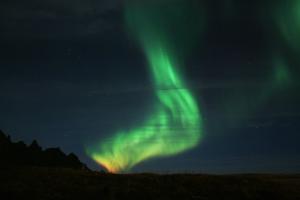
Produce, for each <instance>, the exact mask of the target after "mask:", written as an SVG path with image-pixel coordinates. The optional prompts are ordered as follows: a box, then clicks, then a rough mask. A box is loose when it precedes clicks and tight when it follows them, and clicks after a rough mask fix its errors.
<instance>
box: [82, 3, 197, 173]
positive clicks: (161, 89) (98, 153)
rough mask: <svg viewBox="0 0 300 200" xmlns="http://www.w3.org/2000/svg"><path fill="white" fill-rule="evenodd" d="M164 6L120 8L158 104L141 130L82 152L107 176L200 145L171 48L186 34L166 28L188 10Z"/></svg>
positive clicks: (191, 102)
mask: <svg viewBox="0 0 300 200" xmlns="http://www.w3.org/2000/svg"><path fill="white" fill-rule="evenodd" d="M169 2H170V1H161V2H159V3H158V1H144V2H143V3H139V2H138V1H134V2H133V1H130V2H127V4H126V6H125V7H126V9H125V18H126V23H127V27H128V29H129V32H130V33H132V34H133V35H134V36H135V38H136V39H137V40H138V42H139V43H140V44H141V45H142V46H143V50H144V52H145V54H146V57H147V60H148V63H149V68H150V70H149V72H150V73H151V75H152V80H153V85H154V93H155V95H156V97H157V100H158V101H157V104H156V105H154V110H153V113H152V114H150V115H149V116H148V117H146V120H145V122H144V123H143V124H142V125H140V126H137V128H133V129H132V130H130V131H127V132H122V131H121V132H118V133H117V134H115V135H114V136H113V137H111V138H109V139H106V140H104V141H102V142H101V143H100V144H98V145H96V146H93V147H89V148H87V153H88V155H89V156H90V157H91V158H93V159H94V160H95V161H96V162H97V163H99V164H100V165H102V166H103V167H105V168H106V169H107V170H108V171H110V172H113V173H117V172H126V171H128V170H130V169H131V168H132V167H133V166H135V165H136V164H138V163H140V162H142V161H144V160H147V159H150V158H154V157H163V156H171V155H176V154H178V153H181V152H183V151H186V150H188V149H191V148H193V147H195V146H196V145H197V144H198V143H199V141H200V139H201V135H202V118H201V114H200V111H199V108H198V105H197V102H196V100H195V99H194V97H193V95H192V94H191V92H190V91H189V90H188V89H187V86H186V84H185V83H184V80H183V79H182V77H181V76H180V73H179V71H178V68H177V64H178V63H179V62H177V61H176V60H177V59H175V51H174V47H175V46H176V45H177V46H180V44H178V43H176V40H177V39H180V40H178V41H179V42H182V40H183V39H184V37H182V36H183V35H184V34H186V33H185V32H186V31H187V30H182V29H181V28H183V27H179V26H178V27H177V29H178V30H177V31H178V32H176V33H174V34H172V33H171V30H170V28H171V29H172V30H173V31H176V28H175V26H172V23H173V24H174V23H175V21H174V20H176V18H181V17H182V14H188V12H189V11H188V10H187V7H189V6H187V7H184V6H183V5H186V3H185V2H184V1H177V2H181V3H180V4H175V7H174V6H173V7H172V5H169ZM174 2H175V1H174ZM182 12H184V13H182ZM189 20H190V19H189ZM176 23H178V24H180V23H182V22H180V21H179V22H178V21H177V22H176ZM169 25H170V26H169ZM184 25H185V24H183V26H184ZM168 26H169V27H168ZM173 28H174V29H173ZM191 35H192V34H191ZM190 37H191V36H190ZM187 38H189V37H187ZM189 39H190V38H189ZM171 44H172V45H171ZM186 44H188V43H186ZM190 44H191V45H192V42H191V43H190ZM185 47H186V46H185ZM172 48H173V49H172ZM171 49H172V50H171ZM181 50H183V51H185V52H186V50H188V49H184V48H182V49H181ZM177 52H179V51H177ZM181 53H183V52H181Z"/></svg>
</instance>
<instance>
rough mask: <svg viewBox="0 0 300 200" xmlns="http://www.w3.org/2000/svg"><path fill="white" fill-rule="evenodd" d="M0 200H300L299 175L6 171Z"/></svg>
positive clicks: (0, 174)
mask: <svg viewBox="0 0 300 200" xmlns="http://www.w3.org/2000/svg"><path fill="white" fill-rule="evenodd" d="M0 195H1V196H0V199H3V200H4V199H5V200H6V199H39V200H43V199H45V200H48V199H53V200H54V199H56V200H59V199H70V200H74V199H85V200H86V199H99V200H100V199H141V200H146V199H156V200H160V199H180V200H182V199H199V200H210V199H211V200H222V199H228V200H235V199H242V200H248V199H261V200H266V199H272V200H274V199H275V200H276V199H278V200H279V199H280V200H285V199H287V200H288V199H294V200H299V199H300V175H270V174H269V175H268V174H244V175H205V174H166V175H159V174H121V175H114V174H103V173H98V172H91V171H80V170H70V169H53V168H33V167H28V168H27V167H22V168H15V167H14V168H9V167H6V168H1V170H0Z"/></svg>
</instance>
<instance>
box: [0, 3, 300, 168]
mask: <svg viewBox="0 0 300 200" xmlns="http://www.w3.org/2000/svg"><path fill="white" fill-rule="evenodd" d="M243 2H244V3H241V1H237V0H236V1H234V0H233V1H232V4H226V6H224V4H222V1H218V0H214V1H206V10H207V20H206V26H205V28H204V31H203V33H204V34H203V35H202V37H201V38H199V41H198V42H197V45H196V47H195V49H194V51H193V52H191V54H190V55H189V56H188V57H187V58H186V60H185V66H184V68H183V74H184V76H185V79H186V80H187V81H188V84H189V86H190V88H191V89H192V91H193V93H194V94H195V97H196V98H197V100H198V103H199V106H200V107H201V109H202V112H203V116H204V124H205V136H204V139H203V140H202V142H201V143H200V144H199V146H198V147H197V148H195V149H193V150H191V151H189V152H186V153H183V154H181V155H178V156H176V157H171V158H163V159H153V160H150V161H147V162H144V163H142V164H140V165H138V166H136V167H135V168H134V169H133V171H155V172H178V171H181V172H182V171H184V172H191V171H192V172H194V171H195V172H199V171H200V172H210V173H235V172H300V171H299V169H300V146H299V144H298V143H299V139H300V134H299V133H300V106H299V102H300V96H299V94H298V91H299V83H298V81H297V78H298V77H299V75H300V70H299V69H300V68H299V66H300V60H299V59H298V58H299V57H298V54H299V53H298V52H295V51H293V50H292V49H290V48H289V46H288V44H287V43H286V42H285V41H284V39H283V37H282V36H281V35H280V33H279V32H276V31H274V30H276V28H274V27H273V25H272V23H271V22H269V23H268V19H266V18H263V19H262V18H261V15H260V10H261V8H262V7H263V6H265V5H268V4H267V2H268V1H243ZM261 2H264V3H266V4H264V3H261ZM267 7H268V6H266V8H267ZM0 17H1V22H0V27H1V32H0V51H1V52H0V128H1V129H2V130H3V131H4V132H6V133H7V134H10V135H11V136H12V139H13V140H24V141H26V142H27V143H30V142H31V141H32V140H33V139H37V140H38V141H39V143H40V144H41V145H42V146H43V147H56V146H59V147H61V149H62V150H63V151H65V152H67V153H69V152H74V153H76V154H77V155H78V156H79V157H80V159H81V160H82V161H83V162H85V163H87V164H88V166H90V167H91V168H93V169H99V168H98V166H97V165H96V164H95V163H94V162H93V161H92V160H91V159H90V158H88V157H87V156H86V154H85V153H84V146H85V145H88V144H89V143H90V142H91V141H93V140H95V139H97V140H99V139H100V140H101V138H105V137H107V136H108V135H110V134H113V133H114V132H115V131H116V130H119V129H121V128H124V127H125V128H129V127H131V126H135V124H136V123H137V122H139V121H140V119H141V118H143V116H144V115H146V114H147V113H148V111H149V110H150V109H151V103H152V102H153V99H154V95H153V90H152V86H151V81H150V78H149V74H148V71H147V63H146V60H145V57H144V55H143V53H142V50H141V49H140V47H139V46H138V45H137V44H136V43H135V42H134V41H133V40H132V38H130V37H129V36H128V34H127V33H126V31H125V28H124V23H123V17H122V4H121V3H120V2H119V1H117V0H116V1H111V0H107V1H105V0H102V1H99V0H97V1H95V0H78V1H75V2H74V1H71V0H60V1H53V0H51V1H50V0H44V1H39V2H36V1H33V0H28V1H21V0H13V1H12V0H10V1H8V0H7V1H6V0H4V1H1V3H0ZM270 44H271V45H270ZM274 49H275V50H274ZM274 52H276V53H277V52H280V53H281V54H280V55H282V57H283V58H284V60H285V61H286V63H288V66H289V69H290V71H291V73H292V75H293V79H294V81H293V84H290V85H289V86H288V87H284V88H276V87H275V90H274V91H275V92H272V95H269V96H268V97H267V98H264V99H263V100H261V98H260V96H263V93H266V91H269V90H270V86H269V85H268V73H269V71H270V69H271V68H272V59H271V56H270V55H271V54H273V53H274Z"/></svg>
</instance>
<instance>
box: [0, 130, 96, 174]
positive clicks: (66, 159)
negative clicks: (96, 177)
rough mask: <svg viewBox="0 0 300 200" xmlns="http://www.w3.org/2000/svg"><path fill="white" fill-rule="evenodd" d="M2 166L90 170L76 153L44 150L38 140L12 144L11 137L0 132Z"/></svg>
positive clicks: (52, 149) (55, 149) (50, 149)
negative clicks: (28, 143)
mask: <svg viewBox="0 0 300 200" xmlns="http://www.w3.org/2000/svg"><path fill="white" fill-rule="evenodd" d="M0 160H1V166H15V165H17V166H37V167H54V168H71V169H80V170H90V169H89V168H88V167H87V166H86V164H84V163H82V162H81V161H80V160H79V159H78V157H77V156H76V155H75V154H74V153H70V154H68V155H66V154H65V153H64V152H63V151H62V150H61V149H60V148H47V149H45V150H43V148H42V147H41V146H40V145H39V144H38V142H37V141H36V140H33V141H32V143H31V144H30V145H26V144H25V143H24V142H23V141H18V142H12V140H11V137H10V136H9V135H6V134H5V133H4V132H3V131H2V130H0Z"/></svg>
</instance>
